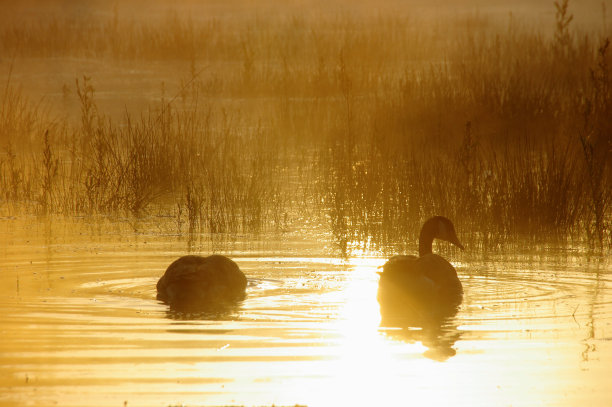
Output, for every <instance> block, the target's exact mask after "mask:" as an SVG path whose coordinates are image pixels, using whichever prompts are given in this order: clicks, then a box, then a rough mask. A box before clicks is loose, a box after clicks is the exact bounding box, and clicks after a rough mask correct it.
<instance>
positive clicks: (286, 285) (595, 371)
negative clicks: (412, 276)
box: [0, 218, 612, 406]
mask: <svg viewBox="0 0 612 407" xmlns="http://www.w3.org/2000/svg"><path fill="white" fill-rule="evenodd" d="M160 224H163V222H157V221H154V222H151V223H150V224H140V225H134V224H129V223H113V222H103V221H102V222H96V223H88V222H84V221H82V220H53V221H49V220H44V219H20V218H5V219H2V220H0V258H1V259H2V261H1V263H0V287H1V288H0V289H1V290H2V294H1V295H0V335H1V337H2V340H1V341H0V362H1V363H0V377H1V379H0V383H1V384H0V387H1V389H0V404H1V405H7V406H9V405H11V406H13V405H24V406H27V405H32V406H50V405H62V406H83V405H87V406H122V405H124V404H125V403H127V404H126V405H128V406H167V405H181V404H184V405H227V404H233V405H235V404H239V405H242V404H244V405H271V404H276V405H279V404H281V405H288V404H289V405H293V404H296V403H299V404H306V405H310V406H325V405H385V404H388V405H390V404H394V405H397V404H413V405H430V406H431V405H433V406H435V405H439V406H445V405H451V404H452V405H466V406H473V405H483V406H485V405H486V406H510V405H512V406H532V405H537V406H575V405H587V404H588V405H590V406H609V405H610V404H611V403H612V390H610V387H609V377H610V376H611V375H612V275H611V273H612V265H611V263H610V260H609V259H608V258H607V257H605V256H600V255H592V254H588V252H587V251H584V250H579V249H568V248H564V249H556V248H554V247H553V248H549V249H542V248H540V249H538V250H534V249H532V248H530V247H528V246H526V247H525V249H524V250H519V251H512V252H500V253H494V254H489V255H487V256H486V257H485V256H483V255H482V253H474V252H473V251H471V250H470V248H469V245H466V246H468V247H467V250H466V252H464V253H459V252H454V251H453V252H449V253H448V254H445V256H447V257H449V258H450V259H451V261H452V262H453V263H454V264H455V266H456V267H457V270H458V273H459V276H460V278H461V279H462V281H463V283H464V288H465V292H466V294H465V299H464V302H463V304H462V306H461V309H460V310H459V312H458V314H457V315H456V316H455V317H454V318H452V319H450V320H449V321H447V322H446V323H444V324H443V326H440V327H437V328H434V329H399V328H382V327H380V314H379V310H378V304H377V302H376V290H377V282H378V275H377V274H376V271H378V269H377V267H378V266H380V265H381V264H383V263H384V261H385V259H384V257H383V256H366V257H363V256H354V257H350V258H348V259H340V258H338V257H337V256H336V255H335V250H334V247H333V245H332V244H330V243H329V241H328V240H326V239H325V238H324V236H321V235H316V234H314V233H310V234H309V233H308V231H299V232H295V233H285V234H283V235H266V236H264V237H262V236H260V237H258V238H257V237H253V236H246V235H245V236H240V235H239V236H210V237H198V238H197V239H196V240H195V241H194V240H189V239H187V238H186V237H184V236H177V235H176V234H173V233H169V232H168V230H171V229H172V228H170V227H169V228H167V230H166V229H164V227H162V226H159V225H160ZM189 251H191V252H192V253H202V254H208V253H211V252H218V253H223V254H226V255H229V256H231V257H232V258H234V259H235V260H236V262H237V263H238V264H239V265H240V267H241V268H242V269H243V270H244V271H245V273H246V274H247V277H248V279H249V283H248V288H247V295H248V296H247V299H246V300H245V301H244V302H243V303H242V305H241V306H240V307H239V308H238V309H237V310H236V311H235V312H230V313H228V314H227V315H222V316H220V317H219V318H218V319H216V320H210V319H208V320H207V319H201V318H198V316H189V315H187V316H185V315H177V314H174V313H172V312H170V311H169V310H168V308H167V306H166V305H164V304H162V303H160V302H158V301H157V300H156V299H155V294H156V293H155V283H156V282H157V279H158V278H159V277H160V276H161V274H162V273H163V271H164V270H165V268H166V267H167V266H168V264H169V263H170V262H171V261H172V260H174V259H175V258H177V257H178V256H180V255H183V254H185V253H187V252H189ZM474 251H475V250H474Z"/></svg>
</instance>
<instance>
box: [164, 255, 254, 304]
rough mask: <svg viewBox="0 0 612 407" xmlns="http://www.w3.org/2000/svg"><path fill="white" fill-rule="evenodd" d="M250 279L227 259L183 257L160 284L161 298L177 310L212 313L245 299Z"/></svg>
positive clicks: (218, 257)
mask: <svg viewBox="0 0 612 407" xmlns="http://www.w3.org/2000/svg"><path fill="white" fill-rule="evenodd" d="M246 285H247V279H246V277H245V275H244V273H243V272H242V271H241V270H240V268H239V267H238V265H237V264H236V263H235V262H234V261H232V260H230V259H228V258H227V257H225V256H221V255H218V254H213V255H211V256H208V257H202V256H195V255H189V256H183V257H181V258H179V259H177V260H175V261H174V262H172V264H170V266H168V268H167V269H166V272H165V273H164V275H163V276H162V277H161V278H160V279H159V281H158V282H157V299H158V300H160V301H163V302H165V303H167V304H169V305H170V306H171V307H172V308H174V309H176V310H179V311H180V310H189V311H191V310H200V311H201V310H211V309H215V310H216V309H220V308H223V307H225V306H231V305H234V304H236V303H237V302H238V301H241V300H243V299H244V297H245V290H246Z"/></svg>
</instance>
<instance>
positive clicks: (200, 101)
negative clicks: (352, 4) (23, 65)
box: [0, 1, 612, 251]
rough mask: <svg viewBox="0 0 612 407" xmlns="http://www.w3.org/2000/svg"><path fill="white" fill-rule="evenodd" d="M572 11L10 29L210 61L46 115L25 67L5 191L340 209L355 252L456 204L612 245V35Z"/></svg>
mask: <svg viewBox="0 0 612 407" xmlns="http://www.w3.org/2000/svg"><path fill="white" fill-rule="evenodd" d="M554 11H555V12H556V22H555V25H551V26H550V29H547V28H546V27H545V28H542V29H534V28H531V27H529V26H527V25H521V24H520V23H519V22H517V20H516V19H514V18H510V19H509V20H507V21H505V22H503V23H502V24H499V23H498V22H497V21H496V20H493V19H490V18H487V16H486V15H479V14H476V15H469V14H468V15H465V16H459V17H452V18H450V17H447V18H446V19H440V20H430V19H425V18H423V19H419V18H418V17H415V16H407V15H406V14H401V13H396V14H392V13H389V14H385V13H378V14H376V15H372V14H369V15H366V14H364V15H358V14H322V13H321V14H319V13H317V12H316V10H315V11H313V12H312V11H311V12H310V13H304V14H294V15H283V14H281V13H279V14H273V15H271V16H268V17H265V18H264V17H262V16H255V17H249V16H245V15H242V16H241V18H235V19H232V18H222V19H219V18H212V17H211V18H209V19H204V20H195V19H191V18H188V17H182V16H181V15H179V14H169V15H167V16H166V17H162V18H160V19H157V20H156V21H149V20H146V19H144V20H138V21H134V20H131V19H123V18H122V16H121V15H120V14H119V13H117V12H116V13H115V14H114V15H110V16H106V17H100V16H95V15H88V16H84V17H83V16H82V17H81V18H78V19H69V18H66V17H62V16H58V15H51V16H46V17H44V18H41V19H39V20H33V21H31V22H30V23H29V24H21V23H20V24H19V25H16V26H14V27H10V26H7V27H6V28H5V29H3V30H0V50H2V52H4V53H5V54H9V55H16V56H17V57H18V58H39V57H43V58H46V57H59V58H63V57H87V58H93V59H105V60H111V61H125V60H130V61H135V62H138V61H143V62H147V61H158V60H159V61H161V60H164V61H168V60H169V61H183V63H186V64H188V65H189V66H190V70H191V72H192V74H191V77H190V78H187V80H185V81H184V82H183V86H182V89H181V92H180V93H179V97H177V98H174V99H172V100H170V101H168V100H164V101H162V102H161V103H160V104H152V107H151V108H150V109H149V111H147V112H144V113H143V114H142V115H141V117H138V118H133V117H124V118H122V119H116V118H110V117H107V116H105V115H104V114H103V113H102V112H99V111H98V109H97V107H96V103H95V96H94V90H93V87H92V82H91V81H90V80H88V79H79V81H78V86H77V89H78V96H79V98H80V105H81V123H80V124H78V125H74V124H70V123H66V122H62V121H59V122H58V121H57V120H56V121H55V122H52V121H50V120H49V119H46V118H45V115H44V114H42V112H41V111H40V109H39V108H38V107H37V106H35V105H32V104H31V103H26V102H25V101H24V99H23V98H22V97H21V95H20V94H19V93H18V92H17V91H15V90H14V88H13V87H12V86H10V82H9V83H8V84H7V86H6V90H5V93H4V94H5V96H4V99H3V105H2V116H1V118H2V120H1V121H0V129H1V130H2V132H3V136H2V139H1V140H2V141H3V147H4V148H5V154H4V155H3V156H2V161H1V162H0V169H1V171H2V172H1V173H0V181H1V182H2V187H3V189H2V190H3V191H4V194H3V198H4V200H3V203H4V206H5V207H7V208H8V207H11V208H15V206H16V202H19V203H20V205H23V204H24V203H25V205H30V206H33V207H35V208H36V211H40V212H61V213H100V212H101V213H114V212H117V211H123V212H128V213H131V214H133V215H138V214H142V213H146V212H147V211H148V210H149V209H150V208H151V207H152V206H164V207H166V208H168V209H167V211H169V212H171V213H172V214H173V216H175V217H176V218H177V220H178V221H177V225H179V226H181V225H183V224H185V223H186V224H188V225H189V229H191V230H197V231H201V230H209V231H225V230H241V229H243V230H252V229H258V228H261V227H263V225H266V224H272V225H275V226H276V227H280V228H282V227H284V226H285V225H286V223H287V213H292V214H293V215H292V216H293V217H294V218H295V219H297V220H300V219H301V220H303V219H304V214H303V213H302V212H304V211H305V210H306V211H310V210H313V212H312V213H309V215H308V216H313V217H314V216H316V213H317V210H321V211H323V212H324V213H325V214H326V215H327V218H328V219H329V224H330V227H331V229H332V231H333V232H334V234H335V236H336V239H337V241H338V242H339V244H340V246H341V249H342V250H343V251H347V250H349V249H350V247H351V246H352V245H355V244H365V245H369V246H374V247H379V246H381V247H396V246H397V245H399V244H401V243H402V242H405V241H406V240H407V239H406V237H407V236H416V235H418V233H417V231H418V228H419V226H420V223H421V222H422V220H423V219H424V218H426V217H428V216H430V215H432V214H446V215H447V216H450V217H451V218H453V219H454V220H455V221H456V223H457V224H458V225H457V226H458V228H459V229H460V230H464V231H468V230H469V231H472V232H473V236H474V237H476V238H478V239H480V241H482V242H483V243H484V244H487V245H491V246H495V245H497V244H498V243H500V242H502V241H506V240H508V238H509V237H511V236H525V235H527V236H532V237H538V236H550V235H551V234H552V235H556V236H561V237H563V238H570V237H571V238H574V237H575V238H581V237H582V236H585V237H586V238H587V239H588V240H589V241H591V242H593V243H594V244H597V245H599V246H601V247H607V246H609V244H610V242H611V241H612V234H611V227H610V225H611V222H612V219H611V214H610V205H611V191H612V158H611V154H612V153H611V152H610V151H611V146H610V140H611V139H612V130H611V128H610V120H609V117H612V115H611V114H610V113H611V112H610V109H611V108H610V92H611V91H610V89H611V88H610V72H609V69H610V68H609V67H610V60H611V58H612V57H611V52H610V50H609V46H608V45H607V44H608V42H607V40H606V38H608V37H610V32H609V29H608V28H605V27H604V29H603V30H608V31H607V32H605V31H603V32H602V28H601V27H599V28H593V29H592V30H591V31H584V32H583V31H579V30H577V29H575V28H574V27H573V26H572V24H573V22H572V16H571V7H568V3H567V2H566V1H562V2H559V3H556V8H555V9H554ZM202 67H204V68H202ZM94 80H95V78H94ZM7 129H8V130H7ZM47 130H48V133H47ZM22 134H28V135H29V136H28V137H29V141H28V137H21V136H15V135H22ZM41 141H42V142H41ZM40 146H42V147H40ZM312 163H316V167H314V168H316V170H317V171H318V172H316V173H314V172H311V171H312V168H313V167H312ZM312 208H316V209H312ZM13 210H14V209H13Z"/></svg>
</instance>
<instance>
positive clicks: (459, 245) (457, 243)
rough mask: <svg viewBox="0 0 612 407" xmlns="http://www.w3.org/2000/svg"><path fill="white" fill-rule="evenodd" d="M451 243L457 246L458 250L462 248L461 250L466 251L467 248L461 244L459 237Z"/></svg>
mask: <svg viewBox="0 0 612 407" xmlns="http://www.w3.org/2000/svg"><path fill="white" fill-rule="evenodd" d="M450 242H451V243H452V244H454V245H455V246H457V247H458V248H460V249H461V250H465V247H463V245H462V244H461V242H460V241H459V239H458V238H457V236H455V238H454V239H453V240H451V241H450Z"/></svg>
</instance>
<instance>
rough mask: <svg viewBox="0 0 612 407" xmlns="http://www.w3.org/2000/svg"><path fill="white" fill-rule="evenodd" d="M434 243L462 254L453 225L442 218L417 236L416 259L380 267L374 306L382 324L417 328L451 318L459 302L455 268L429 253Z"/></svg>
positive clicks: (432, 220)
mask: <svg viewBox="0 0 612 407" xmlns="http://www.w3.org/2000/svg"><path fill="white" fill-rule="evenodd" d="M434 239H441V240H446V241H447V242H450V243H452V244H454V245H455V246H457V247H459V248H460V249H462V250H463V245H462V244H461V242H460V241H459V238H457V234H456V232H455V227H454V225H453V223H452V222H451V221H450V220H449V219H447V218H445V217H443V216H434V217H433V218H430V219H428V220H427V221H426V222H425V223H424V224H423V227H422V228H421V234H420V235H419V256H418V257H417V256H411V255H398V256H393V257H391V258H390V259H389V260H388V261H387V263H385V265H384V266H383V271H382V272H381V273H379V274H380V280H379V283H378V302H379V304H380V310H381V315H382V317H383V321H382V322H383V324H385V323H386V322H390V321H391V322H390V325H395V323H394V322H392V321H393V320H395V319H402V318H404V319H407V320H408V323H416V324H421V323H422V322H423V321H426V320H429V322H431V320H436V319H441V318H445V317H447V316H450V315H454V313H456V311H457V306H458V305H459V304H461V301H462V299H463V287H462V285H461V281H459V277H458V276H457V271H456V270H455V268H454V267H453V266H452V265H451V264H450V263H449V262H448V261H447V260H446V259H444V258H443V257H441V256H439V255H437V254H434V253H432V251H431V247H432V243H433V240H434Z"/></svg>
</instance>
